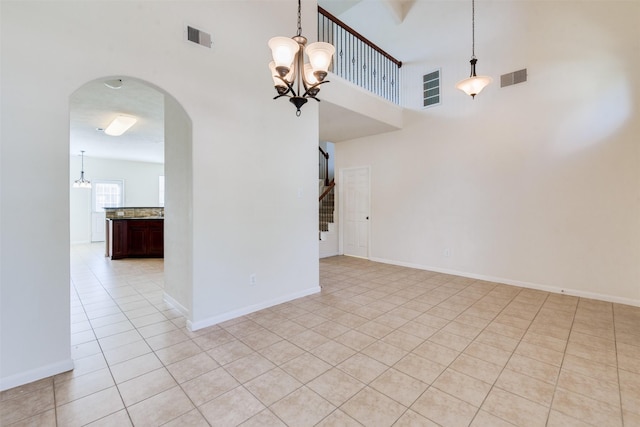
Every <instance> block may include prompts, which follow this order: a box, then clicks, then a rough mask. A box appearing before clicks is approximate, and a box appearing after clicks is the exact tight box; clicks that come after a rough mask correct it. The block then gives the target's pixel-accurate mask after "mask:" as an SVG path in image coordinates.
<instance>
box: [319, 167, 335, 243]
mask: <svg viewBox="0 0 640 427" xmlns="http://www.w3.org/2000/svg"><path fill="white" fill-rule="evenodd" d="M335 187H336V181H335V180H334V179H332V180H331V182H330V183H329V185H328V186H327V188H326V189H325V190H324V192H323V193H322V194H321V195H320V197H319V198H318V201H319V202H320V203H319V207H318V213H319V226H320V231H329V223H331V222H335V221H334V220H333V212H334V209H335Z"/></svg>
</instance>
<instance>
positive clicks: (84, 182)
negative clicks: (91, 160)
mask: <svg viewBox="0 0 640 427" xmlns="http://www.w3.org/2000/svg"><path fill="white" fill-rule="evenodd" d="M80 155H81V156H82V169H80V179H76V180H75V181H74V182H73V188H91V181H89V180H88V179H85V178H84V151H80Z"/></svg>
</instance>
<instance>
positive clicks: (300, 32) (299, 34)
mask: <svg viewBox="0 0 640 427" xmlns="http://www.w3.org/2000/svg"><path fill="white" fill-rule="evenodd" d="M301 35H302V13H301V12H300V0H298V36H301Z"/></svg>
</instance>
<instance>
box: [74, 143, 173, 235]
mask: <svg viewBox="0 0 640 427" xmlns="http://www.w3.org/2000/svg"><path fill="white" fill-rule="evenodd" d="M70 163H71V168H70V181H69V189H70V196H69V197H70V199H71V200H70V203H71V208H70V209H71V211H70V217H71V221H70V223H71V243H72V244H73V243H86V242H89V241H91V211H92V206H91V203H92V202H91V191H92V190H89V189H83V188H72V187H71V184H73V181H75V180H76V179H78V178H79V177H80V169H81V167H82V165H81V159H80V157H78V156H76V155H74V154H73V153H72V155H71V162H70ZM84 171H85V174H84V175H85V178H86V179H88V180H89V181H92V182H93V181H99V180H123V181H124V204H123V206H128V207H147V206H148V207H152V206H159V204H158V203H159V199H158V195H159V188H158V187H159V182H158V177H159V176H161V175H164V165H163V164H160V163H147V162H134V161H128V160H118V159H99V158H93V157H90V156H88V155H86V153H85V157H84Z"/></svg>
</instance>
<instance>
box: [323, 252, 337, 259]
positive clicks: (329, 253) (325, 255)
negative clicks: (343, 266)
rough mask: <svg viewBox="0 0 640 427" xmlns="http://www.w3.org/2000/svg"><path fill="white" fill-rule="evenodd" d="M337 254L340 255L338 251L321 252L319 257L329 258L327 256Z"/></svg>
mask: <svg viewBox="0 0 640 427" xmlns="http://www.w3.org/2000/svg"><path fill="white" fill-rule="evenodd" d="M338 255H340V254H339V253H338V251H331V252H326V253H321V254H320V259H322V258H329V257H332V256H338Z"/></svg>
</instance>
